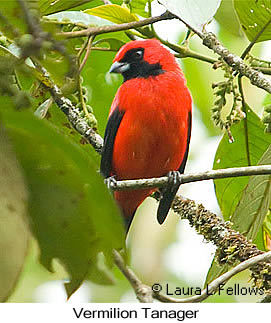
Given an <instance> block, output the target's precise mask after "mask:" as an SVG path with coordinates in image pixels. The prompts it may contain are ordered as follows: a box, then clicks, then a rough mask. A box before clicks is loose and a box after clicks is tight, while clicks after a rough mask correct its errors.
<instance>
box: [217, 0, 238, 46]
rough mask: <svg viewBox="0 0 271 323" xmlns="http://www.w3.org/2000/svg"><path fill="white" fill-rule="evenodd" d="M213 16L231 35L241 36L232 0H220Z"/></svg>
mask: <svg viewBox="0 0 271 323" xmlns="http://www.w3.org/2000/svg"><path fill="white" fill-rule="evenodd" d="M214 18H215V20H216V21H217V22H218V23H219V25H220V27H222V28H223V29H226V30H227V32H228V33H230V34H231V37H232V36H239V37H240V36H241V28H240V24H239V21H238V18H237V15H236V12H235V10H234V7H233V2H232V1H229V0H222V1H221V4H220V7H219V9H218V10H217V12H216V14H215V17H214ZM220 32H221V31H220ZM220 40H221V39H220ZM222 41H223V40H222Z"/></svg>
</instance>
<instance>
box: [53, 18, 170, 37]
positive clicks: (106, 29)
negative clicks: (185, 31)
mask: <svg viewBox="0 0 271 323" xmlns="http://www.w3.org/2000/svg"><path fill="white" fill-rule="evenodd" d="M175 18H176V17H175V16H174V15H172V14H170V13H168V12H166V13H165V14H163V15H161V16H155V17H151V18H146V19H142V20H138V21H132V22H127V23H124V24H115V25H108V26H100V27H89V28H87V29H84V30H80V31H70V32H62V33H58V34H57V35H58V36H61V37H64V38H75V37H84V36H86V37H89V36H92V35H99V34H104V33H110V32H115V31H124V30H129V29H134V28H139V27H143V26H147V25H149V24H153V23H155V22H158V21H162V20H169V19H175Z"/></svg>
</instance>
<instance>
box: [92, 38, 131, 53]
mask: <svg viewBox="0 0 271 323" xmlns="http://www.w3.org/2000/svg"><path fill="white" fill-rule="evenodd" d="M104 43H106V44H107V45H108V47H106V48H109V49H110V50H112V51H115V52H117V51H118V50H119V49H120V48H121V47H122V46H123V45H125V42H124V41H122V40H120V39H116V38H102V39H99V40H97V41H96V42H94V43H93V46H96V45H99V44H104Z"/></svg>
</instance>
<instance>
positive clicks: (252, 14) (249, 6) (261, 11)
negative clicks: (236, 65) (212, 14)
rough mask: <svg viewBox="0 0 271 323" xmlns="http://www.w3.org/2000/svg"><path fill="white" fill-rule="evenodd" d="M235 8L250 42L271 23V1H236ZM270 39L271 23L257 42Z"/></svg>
mask: <svg viewBox="0 0 271 323" xmlns="http://www.w3.org/2000/svg"><path fill="white" fill-rule="evenodd" d="M234 8H235V10H236V13H237V15H238V18H239V20H240V23H241V26H242V28H243V30H244V32H245V34H246V36H247V38H248V39H249V40H250V41H252V40H253V39H254V37H255V36H256V35H257V34H258V33H259V32H260V31H261V30H263V28H264V27H265V25H266V24H267V23H268V22H270V21H271V1H270V0H247V1H244V0H234ZM269 39H271V24H270V23H269V25H268V27H267V28H266V29H265V30H264V32H263V33H262V34H261V36H260V37H259V38H258V40H257V42H261V41H264V40H269Z"/></svg>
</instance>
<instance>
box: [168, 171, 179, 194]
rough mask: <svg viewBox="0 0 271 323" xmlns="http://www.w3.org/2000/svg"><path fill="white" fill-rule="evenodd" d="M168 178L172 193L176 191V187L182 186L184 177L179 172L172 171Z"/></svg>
mask: <svg viewBox="0 0 271 323" xmlns="http://www.w3.org/2000/svg"><path fill="white" fill-rule="evenodd" d="M167 177H168V186H169V188H170V190H171V191H174V188H175V187H176V186H179V185H180V184H181V179H182V175H181V173H180V172H179V171H177V170H172V171H170V172H169V173H168V174H167Z"/></svg>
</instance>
